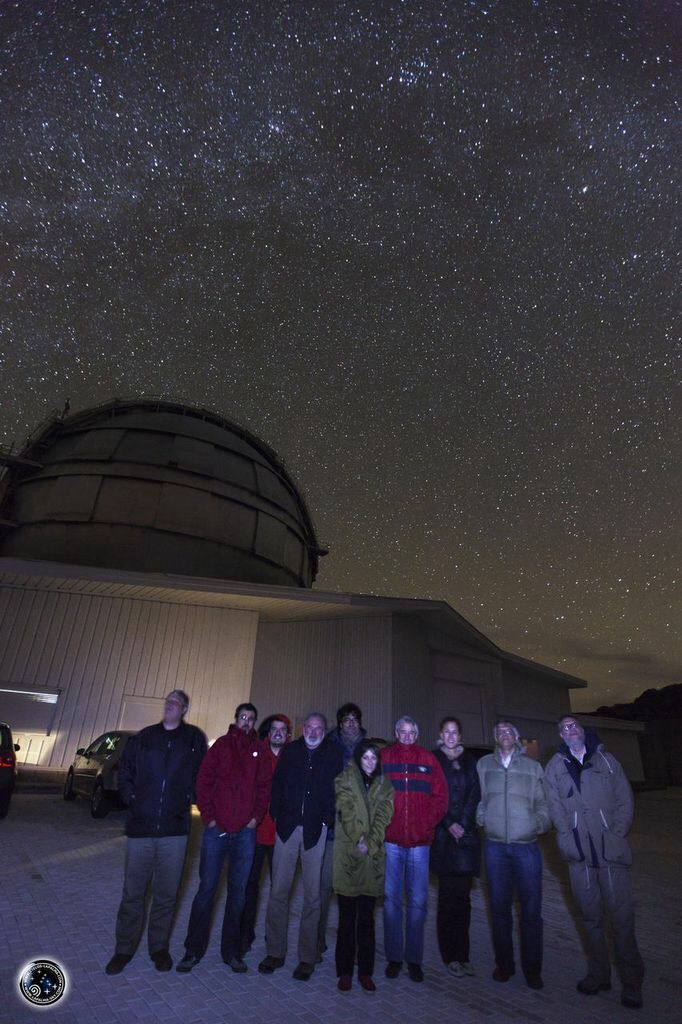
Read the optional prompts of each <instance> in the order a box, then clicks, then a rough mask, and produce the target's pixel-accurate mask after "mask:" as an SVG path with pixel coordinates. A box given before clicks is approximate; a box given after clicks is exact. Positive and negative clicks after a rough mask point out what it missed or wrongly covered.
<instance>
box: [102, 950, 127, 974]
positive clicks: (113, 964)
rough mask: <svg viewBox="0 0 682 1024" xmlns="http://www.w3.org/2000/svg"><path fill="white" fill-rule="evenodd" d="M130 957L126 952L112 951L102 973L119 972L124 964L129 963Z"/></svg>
mask: <svg viewBox="0 0 682 1024" xmlns="http://www.w3.org/2000/svg"><path fill="white" fill-rule="evenodd" d="M132 959H133V958H132V956H128V954H127V953H114V955H113V956H112V958H111V960H110V961H109V963H108V964H107V966H106V967H105V968H104V973H105V974H120V973H121V971H122V970H123V968H124V967H125V966H126V964H129V963H130V961H131V960H132Z"/></svg>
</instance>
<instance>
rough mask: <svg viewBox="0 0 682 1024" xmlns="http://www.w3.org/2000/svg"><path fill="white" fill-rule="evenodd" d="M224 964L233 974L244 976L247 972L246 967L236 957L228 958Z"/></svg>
mask: <svg viewBox="0 0 682 1024" xmlns="http://www.w3.org/2000/svg"><path fill="white" fill-rule="evenodd" d="M224 963H226V964H227V966H228V967H231V968H232V970H233V971H234V973H235V974H246V972H247V971H248V967H247V966H246V964H245V963H244V961H243V960H240V958H239V957H238V956H231V957H228V959H227V960H225V961H224Z"/></svg>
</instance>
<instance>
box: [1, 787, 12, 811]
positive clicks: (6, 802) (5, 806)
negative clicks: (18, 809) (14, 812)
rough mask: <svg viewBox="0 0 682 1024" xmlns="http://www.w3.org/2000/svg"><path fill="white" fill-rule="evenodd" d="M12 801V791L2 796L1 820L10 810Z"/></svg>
mask: <svg viewBox="0 0 682 1024" xmlns="http://www.w3.org/2000/svg"><path fill="white" fill-rule="evenodd" d="M11 799H12V791H11V790H8V791H7V793H2V794H1V795H0V818H5V817H6V816H7V812H8V810H9V803H10V800H11Z"/></svg>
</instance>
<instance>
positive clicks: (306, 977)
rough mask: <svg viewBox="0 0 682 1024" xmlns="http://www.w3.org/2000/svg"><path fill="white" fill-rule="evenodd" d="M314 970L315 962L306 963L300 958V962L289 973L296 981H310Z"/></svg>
mask: <svg viewBox="0 0 682 1024" xmlns="http://www.w3.org/2000/svg"><path fill="white" fill-rule="evenodd" d="M314 970H315V964H307V963H306V962H305V960H301V962H300V964H299V965H298V967H297V968H296V970H295V971H294V973H293V974H292V975H291V977H292V978H295V979H296V981H310V979H311V978H312V976H313V971H314Z"/></svg>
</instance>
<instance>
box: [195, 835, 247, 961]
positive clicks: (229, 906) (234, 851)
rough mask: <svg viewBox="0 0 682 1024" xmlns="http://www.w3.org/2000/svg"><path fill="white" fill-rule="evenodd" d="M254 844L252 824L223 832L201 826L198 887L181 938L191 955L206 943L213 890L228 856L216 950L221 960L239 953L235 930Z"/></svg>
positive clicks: (203, 951) (239, 921) (209, 925)
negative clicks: (223, 913)
mask: <svg viewBox="0 0 682 1024" xmlns="http://www.w3.org/2000/svg"><path fill="white" fill-rule="evenodd" d="M255 845H256V830H255V828H243V829H242V830H241V831H240V832H223V833H221V832H220V829H219V827H218V826H216V825H214V826H213V828H207V829H204V837H203V839H202V842H201V859H200V861H199V889H198V890H197V894H196V896H195V897H194V902H193V903H192V912H191V914H190V917H189V925H188V927H187V936H186V938H185V949H186V950H187V952H188V953H191V954H192V955H193V956H196V957H197V958H199V959H201V957H202V956H203V955H204V953H205V952H206V949H207V947H208V936H209V931H210V927H211V911H212V910H213V900H214V897H215V891H216V889H217V887H218V882H219V881H220V876H221V874H222V870H223V864H224V863H225V858H226V857H229V864H228V869H227V896H226V899H225V915H224V917H223V930H222V936H221V940H220V952H221V954H222V958H223V960H224V961H225V962H227V961H228V960H231V959H232V957H240V948H239V946H240V943H239V932H240V926H241V919H242V912H243V910H244V899H245V895H246V883H247V881H248V879H249V873H250V871H251V864H252V861H253V851H254V848H255Z"/></svg>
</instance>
